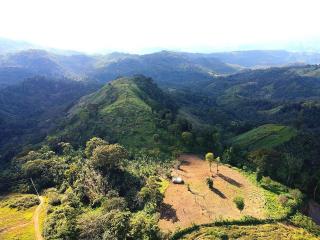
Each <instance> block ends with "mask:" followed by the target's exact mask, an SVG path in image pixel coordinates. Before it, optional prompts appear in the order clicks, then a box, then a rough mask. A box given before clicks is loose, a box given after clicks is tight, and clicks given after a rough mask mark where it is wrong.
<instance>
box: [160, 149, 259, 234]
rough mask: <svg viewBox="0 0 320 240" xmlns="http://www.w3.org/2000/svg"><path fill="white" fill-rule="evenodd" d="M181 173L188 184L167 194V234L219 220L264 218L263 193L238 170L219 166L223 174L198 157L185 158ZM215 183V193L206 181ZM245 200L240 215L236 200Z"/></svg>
mask: <svg viewBox="0 0 320 240" xmlns="http://www.w3.org/2000/svg"><path fill="white" fill-rule="evenodd" d="M181 160H182V164H181V166H180V168H179V170H176V169H175V170H173V175H174V176H180V177H182V178H183V180H184V181H185V184H183V185H178V184H173V183H170V185H169V187H168V188H167V190H166V192H165V197H164V202H163V206H162V208H161V217H160V221H159V226H160V228H161V229H162V230H164V231H168V230H169V231H174V230H175V229H176V228H184V227H188V226H190V225H192V224H193V223H195V224H201V223H208V222H211V221H213V220H215V219H239V218H241V217H242V216H244V215H250V216H253V217H256V218H264V217H265V212H264V205H265V200H264V197H263V194H262V192H261V191H260V190H259V188H258V187H256V186H254V185H253V184H252V183H251V182H249V180H247V179H246V177H244V176H243V175H241V174H240V173H239V172H237V171H236V170H233V169H231V168H229V167H227V166H222V165H220V166H219V173H218V174H216V169H215V168H213V169H214V170H213V174H212V173H210V170H209V166H208V163H207V162H205V161H204V160H202V159H200V158H199V157H197V156H195V155H183V156H181ZM207 177H211V178H212V180H213V189H209V188H208V186H207V185H206V178H207ZM235 196H243V197H244V199H245V208H244V210H243V211H242V212H240V211H239V210H238V209H237V208H236V206H235V204H234V203H233V198H234V197H235Z"/></svg>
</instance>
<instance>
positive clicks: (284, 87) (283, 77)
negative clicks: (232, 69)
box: [199, 65, 320, 103]
mask: <svg viewBox="0 0 320 240" xmlns="http://www.w3.org/2000/svg"><path fill="white" fill-rule="evenodd" d="M199 87H200V88H202V89H203V91H204V92H206V93H207V94H209V95H211V96H216V97H217V98H219V101H226V102H229V103H230V101H241V100H245V99H264V100H271V101H279V100H282V101H284V100H305V99H314V98H319V97H320V65H306V66H296V67H282V68H268V69H261V70H248V71H245V72H242V73H238V74H234V75H229V76H225V77H216V78H214V79H212V80H210V81H209V82H207V83H206V84H205V85H202V86H199Z"/></svg>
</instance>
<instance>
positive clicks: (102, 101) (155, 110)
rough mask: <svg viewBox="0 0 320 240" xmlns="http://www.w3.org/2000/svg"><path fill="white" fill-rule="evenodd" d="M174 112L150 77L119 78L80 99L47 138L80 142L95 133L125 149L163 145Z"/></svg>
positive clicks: (167, 138) (171, 105)
mask: <svg viewBox="0 0 320 240" xmlns="http://www.w3.org/2000/svg"><path fill="white" fill-rule="evenodd" d="M174 115H175V106H174V104H173V103H172V102H171V101H170V100H169V98H168V97H167V96H165V94H164V93H163V92H162V91H161V90H160V89H159V88H158V87H157V85H156V84H155V83H154V82H153V81H152V80H151V79H150V78H146V77H144V76H135V77H132V78H119V79H117V80H114V81H112V82H111V83H108V84H106V85H105V86H104V87H102V88H101V89H100V90H98V91H97V92H95V93H93V94H91V95H88V96H86V97H84V98H82V99H81V100H80V101H79V103H78V104H76V105H75V106H74V107H73V108H72V109H71V110H70V111H69V114H68V116H67V118H66V119H65V121H63V122H62V124H61V127H60V129H59V130H58V131H57V133H56V134H54V135H53V136H51V137H49V140H59V141H61V140H62V141H68V142H72V143H75V144H83V143H84V142H85V141H87V140H88V139H90V138H91V137H92V136H99V137H102V138H104V139H107V140H108V141H110V142H119V143H121V144H123V145H125V146H127V147H129V148H130V147H131V148H139V147H144V148H154V147H155V145H157V146H164V145H165V146H167V145H168V144H170V142H171V141H174V140H173V139H172V138H171V137H170V134H169V133H168V132H167V130H166V127H167V126H168V125H170V124H171V123H172V121H173V119H174ZM160 143H163V144H160ZM171 143H172V142H171Z"/></svg>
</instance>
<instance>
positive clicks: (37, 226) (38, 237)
mask: <svg viewBox="0 0 320 240" xmlns="http://www.w3.org/2000/svg"><path fill="white" fill-rule="evenodd" d="M39 199H40V204H39V205H38V207H37V208H36V210H35V212H34V215H33V223H34V232H35V237H36V240H43V237H42V235H41V230H40V224H39V215H40V213H41V209H42V206H43V204H44V199H43V197H41V196H39Z"/></svg>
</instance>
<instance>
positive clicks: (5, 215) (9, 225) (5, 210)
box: [0, 194, 45, 240]
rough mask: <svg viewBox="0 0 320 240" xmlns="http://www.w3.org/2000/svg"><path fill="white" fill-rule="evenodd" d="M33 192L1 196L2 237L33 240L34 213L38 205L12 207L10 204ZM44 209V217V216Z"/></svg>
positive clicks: (0, 227)
mask: <svg viewBox="0 0 320 240" xmlns="http://www.w3.org/2000/svg"><path fill="white" fill-rule="evenodd" d="M28 196H34V195H31V194H12V195H8V196H3V197H0V239H10V240H33V239H34V238H35V233H34V225H33V221H32V217H33V213H34V211H35V209H36V207H37V205H36V206H32V207H30V208H26V209H20V210H18V209H17V208H12V207H10V205H11V204H12V203H14V202H16V201H19V199H22V198H24V197H28ZM44 214H45V213H44V211H43V213H42V216H43V217H42V219H43V218H44Z"/></svg>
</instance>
